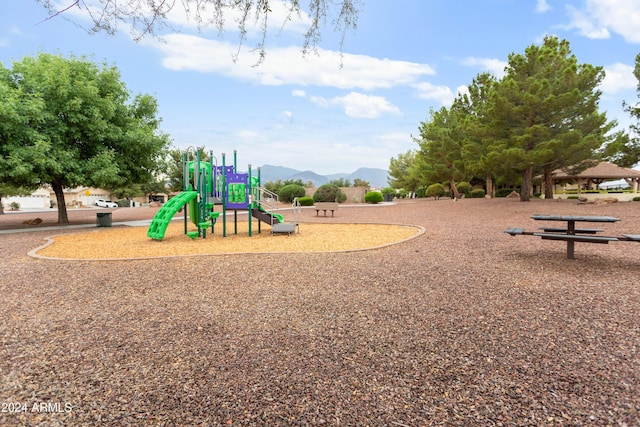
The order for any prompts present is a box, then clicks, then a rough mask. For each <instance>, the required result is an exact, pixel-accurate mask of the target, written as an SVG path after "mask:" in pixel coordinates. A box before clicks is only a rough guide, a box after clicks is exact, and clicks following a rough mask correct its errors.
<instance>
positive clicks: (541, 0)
mask: <svg viewBox="0 0 640 427" xmlns="http://www.w3.org/2000/svg"><path fill="white" fill-rule="evenodd" d="M550 9H551V6H549V3H547V0H538V1H537V2H536V12H538V13H545V12H548V11H549V10H550Z"/></svg>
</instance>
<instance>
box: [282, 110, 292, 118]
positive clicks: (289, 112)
mask: <svg viewBox="0 0 640 427" xmlns="http://www.w3.org/2000/svg"><path fill="white" fill-rule="evenodd" d="M282 115H283V116H284V117H285V118H286V119H287V120H291V119H292V118H293V113H292V112H291V111H289V110H285V111H283V112H282Z"/></svg>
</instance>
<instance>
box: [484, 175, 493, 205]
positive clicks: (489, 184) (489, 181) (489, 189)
mask: <svg viewBox="0 0 640 427" xmlns="http://www.w3.org/2000/svg"><path fill="white" fill-rule="evenodd" d="M485 185H486V187H487V196H489V197H490V198H491V199H493V177H492V176H491V175H487V176H486V177H485Z"/></svg>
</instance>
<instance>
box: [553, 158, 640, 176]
mask: <svg viewBox="0 0 640 427" xmlns="http://www.w3.org/2000/svg"><path fill="white" fill-rule="evenodd" d="M553 178H554V179H572V178H579V179H623V178H636V179H640V171H637V170H635V169H628V168H622V167H620V166H618V165H614V164H613V163H608V162H601V163H598V164H597V165H595V166H594V167H591V168H587V169H585V170H584V171H582V172H581V173H579V174H577V175H569V174H567V173H566V172H564V171H562V170H560V169H558V170H556V171H554V172H553Z"/></svg>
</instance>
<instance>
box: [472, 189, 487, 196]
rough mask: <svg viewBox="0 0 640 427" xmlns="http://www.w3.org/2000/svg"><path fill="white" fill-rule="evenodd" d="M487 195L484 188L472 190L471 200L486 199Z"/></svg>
mask: <svg viewBox="0 0 640 427" xmlns="http://www.w3.org/2000/svg"><path fill="white" fill-rule="evenodd" d="M485 195H486V193H485V192H484V190H483V189H482V188H476V189H475V190H471V198H472V199H484V196H485Z"/></svg>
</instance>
